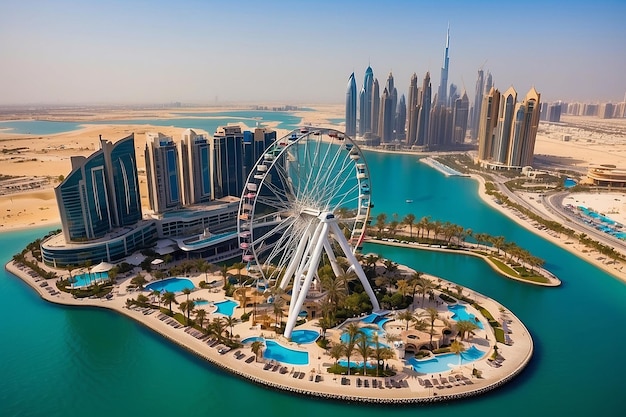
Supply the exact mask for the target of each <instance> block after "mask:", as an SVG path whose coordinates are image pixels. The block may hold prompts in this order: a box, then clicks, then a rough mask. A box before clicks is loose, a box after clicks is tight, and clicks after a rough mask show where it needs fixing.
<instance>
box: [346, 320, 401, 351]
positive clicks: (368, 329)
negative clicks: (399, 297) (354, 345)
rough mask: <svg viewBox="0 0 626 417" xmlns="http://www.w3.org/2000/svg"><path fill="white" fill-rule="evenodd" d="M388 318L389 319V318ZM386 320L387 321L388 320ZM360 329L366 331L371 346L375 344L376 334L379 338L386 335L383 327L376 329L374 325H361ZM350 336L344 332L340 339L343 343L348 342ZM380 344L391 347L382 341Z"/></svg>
mask: <svg viewBox="0 0 626 417" xmlns="http://www.w3.org/2000/svg"><path fill="white" fill-rule="evenodd" d="M387 320H388V319H387ZM387 320H385V321H387ZM360 330H361V331H362V332H363V333H365V335H366V336H367V340H368V341H369V345H370V346H374V342H373V340H374V334H377V335H378V337H379V338H382V337H383V335H384V331H383V330H381V329H376V328H374V327H361V328H360ZM349 338H350V336H349V335H348V333H342V334H341V336H340V337H339V339H341V341H342V342H343V343H348V339H349ZM378 346H380V347H389V346H387V345H386V344H384V343H380V342H378Z"/></svg>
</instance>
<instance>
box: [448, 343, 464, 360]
mask: <svg viewBox="0 0 626 417" xmlns="http://www.w3.org/2000/svg"><path fill="white" fill-rule="evenodd" d="M450 351H451V352H452V353H454V354H455V355H459V365H461V361H462V360H463V356H461V353H463V352H465V346H463V343H461V342H459V341H458V340H456V339H454V341H453V342H452V343H451V344H450Z"/></svg>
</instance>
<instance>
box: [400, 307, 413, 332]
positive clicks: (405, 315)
mask: <svg viewBox="0 0 626 417" xmlns="http://www.w3.org/2000/svg"><path fill="white" fill-rule="evenodd" d="M396 318H397V319H398V320H404V321H406V329H405V331H408V330H409V323H410V322H411V321H412V320H413V313H412V312H411V311H409V310H404V311H401V312H400V313H398V315H397V316H396Z"/></svg>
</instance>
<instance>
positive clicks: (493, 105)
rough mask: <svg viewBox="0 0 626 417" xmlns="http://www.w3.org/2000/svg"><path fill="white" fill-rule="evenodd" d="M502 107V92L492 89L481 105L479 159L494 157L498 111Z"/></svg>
mask: <svg viewBox="0 0 626 417" xmlns="http://www.w3.org/2000/svg"><path fill="white" fill-rule="evenodd" d="M499 107H500V92H499V91H498V90H496V89H495V88H493V87H492V88H491V90H490V91H489V94H487V95H486V96H484V97H483V102H482V104H481V105H480V109H481V111H480V118H479V124H478V159H480V160H488V159H491V157H492V155H493V140H494V132H495V128H496V123H498V109H499Z"/></svg>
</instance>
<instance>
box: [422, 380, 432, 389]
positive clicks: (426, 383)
mask: <svg viewBox="0 0 626 417" xmlns="http://www.w3.org/2000/svg"><path fill="white" fill-rule="evenodd" d="M424 388H433V383H432V382H430V379H425V380H424Z"/></svg>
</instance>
